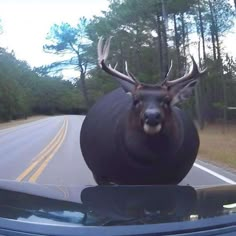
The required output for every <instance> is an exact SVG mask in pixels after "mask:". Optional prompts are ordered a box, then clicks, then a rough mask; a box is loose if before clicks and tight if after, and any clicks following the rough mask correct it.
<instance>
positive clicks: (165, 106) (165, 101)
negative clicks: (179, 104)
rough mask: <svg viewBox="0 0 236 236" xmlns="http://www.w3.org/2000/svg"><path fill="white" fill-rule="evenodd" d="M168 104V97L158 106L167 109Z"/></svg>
mask: <svg viewBox="0 0 236 236" xmlns="http://www.w3.org/2000/svg"><path fill="white" fill-rule="evenodd" d="M169 104H170V98H169V97H168V96H166V97H164V98H163V99H162V101H161V102H160V105H161V106H162V107H164V108H167V107H168V106H169Z"/></svg>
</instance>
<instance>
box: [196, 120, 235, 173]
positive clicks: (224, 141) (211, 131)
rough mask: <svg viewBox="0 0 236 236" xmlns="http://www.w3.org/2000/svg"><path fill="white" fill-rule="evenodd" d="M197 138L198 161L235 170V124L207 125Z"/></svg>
mask: <svg viewBox="0 0 236 236" xmlns="http://www.w3.org/2000/svg"><path fill="white" fill-rule="evenodd" d="M199 136H200V150H199V157H198V158H199V159H202V160H207V161H209V162H212V163H214V164H217V165H219V166H222V167H228V168H232V169H234V170H236V124H235V125H232V124H231V125H227V127H226V128H225V129H224V127H223V125H219V124H218V125H216V124H215V125H207V126H206V128H205V129H204V130H203V131H199Z"/></svg>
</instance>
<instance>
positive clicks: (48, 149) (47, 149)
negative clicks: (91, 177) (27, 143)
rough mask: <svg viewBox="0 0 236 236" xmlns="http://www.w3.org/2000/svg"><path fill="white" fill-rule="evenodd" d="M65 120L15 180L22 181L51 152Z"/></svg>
mask: <svg viewBox="0 0 236 236" xmlns="http://www.w3.org/2000/svg"><path fill="white" fill-rule="evenodd" d="M65 124H66V121H65V119H64V121H63V125H62V127H61V128H60V130H59V131H58V133H57V134H56V136H55V137H54V138H53V139H52V141H51V142H50V143H49V144H48V145H47V146H46V147H45V148H44V149H43V150H42V151H41V152H40V153H39V154H38V155H37V156H36V158H34V159H35V161H33V163H32V164H31V165H30V166H29V167H28V168H27V169H26V170H25V171H23V172H22V173H21V174H20V175H19V176H18V177H17V178H16V180H17V181H22V180H23V179H24V178H25V177H26V176H27V175H29V174H30V173H31V172H32V171H33V170H34V168H35V167H36V166H37V165H38V164H39V163H40V162H41V161H43V160H44V159H45V158H46V157H47V155H48V154H49V153H50V152H52V150H53V149H54V148H55V144H56V143H57V140H58V139H59V138H60V136H61V134H62V132H63V130H64V128H65Z"/></svg>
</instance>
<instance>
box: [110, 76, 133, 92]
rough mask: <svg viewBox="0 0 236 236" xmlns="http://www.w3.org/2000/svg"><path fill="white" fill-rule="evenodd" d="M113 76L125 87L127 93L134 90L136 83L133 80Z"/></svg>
mask: <svg viewBox="0 0 236 236" xmlns="http://www.w3.org/2000/svg"><path fill="white" fill-rule="evenodd" d="M113 78H114V79H115V80H116V81H117V82H118V83H119V84H120V86H121V87H122V88H123V90H124V91H125V92H126V93H132V91H134V89H135V84H134V83H133V82H132V81H130V82H129V81H126V80H122V79H120V78H117V77H113Z"/></svg>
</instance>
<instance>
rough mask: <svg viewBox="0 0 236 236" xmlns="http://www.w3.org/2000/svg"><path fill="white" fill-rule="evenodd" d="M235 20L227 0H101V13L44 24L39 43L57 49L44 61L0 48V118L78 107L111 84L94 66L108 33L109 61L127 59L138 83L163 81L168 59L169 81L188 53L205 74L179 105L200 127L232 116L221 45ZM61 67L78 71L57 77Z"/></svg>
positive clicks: (233, 60) (231, 74)
mask: <svg viewBox="0 0 236 236" xmlns="http://www.w3.org/2000/svg"><path fill="white" fill-rule="evenodd" d="M0 18H1V16H0ZM235 22H236V1H235V0H234V1H230V0H148V1H143V0H109V8H108V10H107V11H104V12H102V15H101V16H94V17H93V18H92V19H86V18H85V17H82V18H78V24H77V25H70V24H69V23H67V22H63V23H60V24H55V25H52V26H51V28H50V29H48V34H47V35H46V36H45V37H46V39H47V44H45V45H43V49H44V51H45V53H52V54H56V55H58V61H55V62H54V63H52V64H50V65H43V66H41V67H39V68H30V66H29V65H28V64H27V62H25V61H20V60H18V59H17V58H16V57H15V55H14V52H13V51H12V52H8V51H7V50H6V49H4V48H0V120H1V121H7V120H11V119H18V118H26V117H27V116H30V115H35V114H47V115H53V114H84V113H86V111H87V110H88V109H89V107H91V106H92V105H93V104H94V102H96V100H97V99H99V97H101V96H103V95H104V94H106V93H108V92H109V91H111V90H112V89H114V88H116V87H117V86H118V85H117V84H116V83H115V81H113V80H112V78H110V76H108V75H106V74H105V73H104V72H102V71H101V70H100V68H99V67H98V66H97V49H96V47H97V42H98V39H99V37H101V36H103V37H104V38H107V37H109V36H113V39H112V44H111V51H110V57H109V63H110V64H111V65H112V66H114V65H115V64H116V63H118V66H117V69H118V70H119V71H121V72H124V71H125V62H126V61H127V64H128V66H129V71H131V72H132V73H133V74H134V75H135V77H137V78H138V79H139V80H140V81H142V82H145V83H157V82H158V81H161V80H163V79H164V78H165V76H166V74H167V72H168V70H169V67H170V64H171V61H173V73H172V74H173V75H172V76H173V79H175V78H178V77H181V76H182V75H184V74H185V73H186V71H188V70H189V67H190V66H191V60H190V55H193V56H194V58H195V60H196V61H197V62H198V65H199V67H200V68H201V69H204V68H206V67H207V68H208V73H207V74H206V75H205V76H204V78H202V79H201V82H200V83H199V85H198V86H197V88H196V89H195V91H194V96H193V97H192V99H191V100H189V101H187V102H186V103H185V104H183V105H182V106H183V107H184V109H186V110H187V111H188V112H189V114H190V115H191V116H193V118H194V119H196V120H197V121H198V123H199V125H200V126H201V127H202V128H203V127H204V124H205V123H206V122H216V121H217V122H218V121H229V120H230V121H231V120H232V121H233V120H236V110H234V109H232V108H234V107H236V96H235V94H236V55H232V54H230V53H231V52H230V51H227V50H226V49H225V44H224V39H225V37H226V36H227V34H228V33H230V32H231V31H232V30H233V29H235V25H234V23H235ZM0 37H1V35H0ZM68 69H71V70H75V71H77V73H78V76H77V77H76V78H70V79H69V80H65V79H64V78H63V77H62V76H61V73H60V72H61V71H63V70H68Z"/></svg>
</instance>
